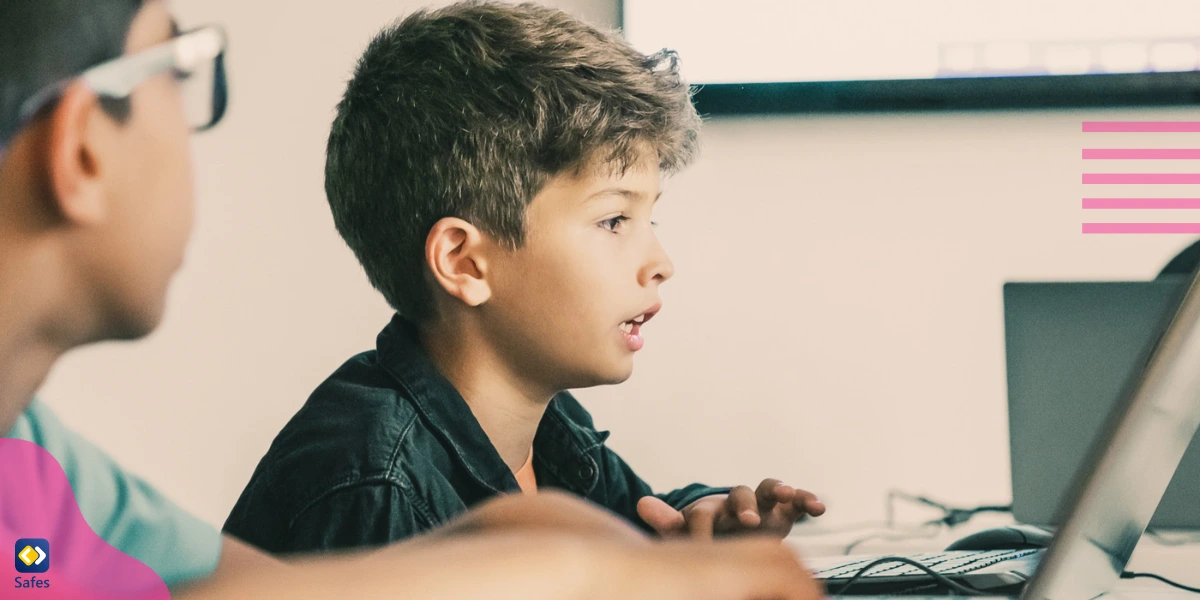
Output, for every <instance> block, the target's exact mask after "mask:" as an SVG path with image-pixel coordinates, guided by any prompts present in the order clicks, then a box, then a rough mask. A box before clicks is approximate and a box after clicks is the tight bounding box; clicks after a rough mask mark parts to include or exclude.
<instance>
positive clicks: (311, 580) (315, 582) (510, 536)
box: [173, 532, 600, 600]
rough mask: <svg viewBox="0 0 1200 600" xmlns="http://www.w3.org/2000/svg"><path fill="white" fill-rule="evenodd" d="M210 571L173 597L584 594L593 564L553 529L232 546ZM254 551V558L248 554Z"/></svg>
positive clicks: (584, 546)
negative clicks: (297, 547) (293, 547)
mask: <svg viewBox="0 0 1200 600" xmlns="http://www.w3.org/2000/svg"><path fill="white" fill-rule="evenodd" d="M231 549H232V550H233V552H231V554H230V555H228V558H229V560H226V559H225V558H223V559H222V561H221V565H220V566H219V567H218V569H217V571H216V572H215V573H214V574H213V576H212V577H210V578H208V579H206V580H204V581H203V582H200V583H197V584H195V585H191V586H188V587H186V588H182V589H179V590H176V591H175V593H174V594H173V597H174V598H179V599H192V600H218V599H220V600H224V599H227V598H228V599H230V600H233V599H237V600H242V599H244V598H290V599H298V600H303V599H312V600H317V599H327V598H356V599H364V600H369V599H373V598H380V599H396V600H402V599H405V598H414V599H424V598H446V599H457V598H463V599H474V598H483V597H487V598H499V599H507V598H512V599H513V600H517V599H522V600H539V599H542V598H545V599H547V600H550V599H558V598H564V599H572V598H579V599H583V598H588V597H589V595H588V594H589V589H591V588H592V583H593V582H592V581H590V580H589V577H595V576H597V575H598V574H599V572H600V570H599V569H596V568H595V567H596V565H594V564H592V563H593V561H592V560H590V559H589V558H588V557H589V553H590V552H592V551H591V550H589V545H588V542H586V541H584V540H582V539H581V538H578V537H576V536H570V535H567V534H561V533H545V532H543V533H518V532H511V533H500V534H487V535H477V536H470V537H460V538H453V539H436V538H432V537H426V538H418V539H415V540H413V541H411V542H407V543H403V544H399V545H396V546H392V547H389V548H386V549H382V550H378V551H375V552H355V553H344V554H336V555H328V556H322V557H317V556H313V557H309V558H304V559H298V560H295V561H290V562H287V563H284V562H280V561H276V560H273V559H271V558H269V557H266V556H265V555H261V554H258V553H257V552H256V551H254V550H253V549H249V548H248V547H245V546H242V547H238V545H237V543H236V542H233V544H232V546H231ZM256 554H257V556H256Z"/></svg>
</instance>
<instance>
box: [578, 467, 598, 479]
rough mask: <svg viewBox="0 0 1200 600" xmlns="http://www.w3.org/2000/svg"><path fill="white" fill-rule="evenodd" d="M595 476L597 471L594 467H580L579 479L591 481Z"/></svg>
mask: <svg viewBox="0 0 1200 600" xmlns="http://www.w3.org/2000/svg"><path fill="white" fill-rule="evenodd" d="M595 474H596V469H595V468H593V467H592V465H583V466H582V467H579V478H580V479H591V478H592V476H593V475H595Z"/></svg>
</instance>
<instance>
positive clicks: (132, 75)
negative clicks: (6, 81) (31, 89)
mask: <svg viewBox="0 0 1200 600" xmlns="http://www.w3.org/2000/svg"><path fill="white" fill-rule="evenodd" d="M225 45H226V37H225V31H224V30H223V29H222V28H221V27H219V26H216V25H210V26H207V27H201V28H199V29H194V30H192V31H188V32H185V33H182V34H180V35H178V36H176V37H174V38H172V39H170V40H168V41H166V42H163V43H161V44H158V45H156V46H153V47H151V48H147V49H146V50H143V51H141V52H137V53H135V54H128V55H125V56H121V57H118V58H114V59H113V60H110V61H108V62H105V63H101V64H99V65H96V66H94V67H92V68H90V69H88V70H86V71H84V72H83V73H82V74H81V75H78V76H75V77H70V78H67V79H64V80H62V81H59V82H56V83H54V84H52V85H50V86H47V87H46V88H44V89H43V90H41V91H39V92H38V93H36V94H34V95H33V96H31V97H30V98H29V99H28V100H26V101H25V102H23V103H22V104H21V108H20V110H19V111H18V113H17V119H18V120H17V122H18V123H19V126H18V127H17V130H20V129H21V128H22V127H24V126H25V125H26V124H28V122H29V121H30V120H32V119H33V118H34V117H35V116H37V114H38V113H39V112H41V111H42V109H44V108H46V107H47V106H49V105H51V104H53V103H54V102H57V101H58V99H59V98H61V97H62V94H63V92H64V91H65V90H66V89H67V87H68V86H70V85H71V84H72V83H74V82H75V81H77V80H82V81H83V83H84V84H86V85H87V86H88V88H89V89H91V90H92V91H93V92H95V94H96V95H97V96H100V97H101V98H108V99H112V100H120V99H124V98H128V97H129V96H130V94H132V93H133V90H134V89H136V88H137V86H139V85H141V84H142V83H143V82H145V81H146V80H147V79H149V78H151V77H154V76H156V75H160V74H162V73H163V72H166V71H172V74H173V75H174V77H175V79H176V80H177V81H179V82H180V83H181V84H182V86H183V88H182V89H183V99H184V111H185V114H186V116H187V119H188V124H189V125H190V126H191V127H192V130H193V131H204V130H206V129H211V128H212V127H214V126H215V125H216V124H217V123H219V122H220V121H221V117H223V116H224V115H225V107H226V105H227V104H228V100H229V98H228V92H229V90H228V84H227V82H226V80H225Z"/></svg>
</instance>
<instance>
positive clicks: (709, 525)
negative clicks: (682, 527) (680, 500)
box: [684, 502, 725, 540]
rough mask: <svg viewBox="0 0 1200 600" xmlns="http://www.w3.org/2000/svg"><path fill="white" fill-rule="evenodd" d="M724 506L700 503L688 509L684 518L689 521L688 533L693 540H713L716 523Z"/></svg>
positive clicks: (722, 504)
mask: <svg viewBox="0 0 1200 600" xmlns="http://www.w3.org/2000/svg"><path fill="white" fill-rule="evenodd" d="M724 506H725V503H720V504H717V503H707V502H699V503H696V504H693V505H692V506H691V507H689V508H688V510H687V514H686V515H684V518H685V519H686V521H687V531H688V533H690V534H691V536H692V539H697V540H711V539H712V537H713V525H714V522H715V521H716V519H717V514H718V512H719V511H721V510H722V507H724Z"/></svg>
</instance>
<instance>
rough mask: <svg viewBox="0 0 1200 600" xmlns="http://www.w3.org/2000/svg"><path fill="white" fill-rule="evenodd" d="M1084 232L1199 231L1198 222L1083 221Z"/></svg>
mask: <svg viewBox="0 0 1200 600" xmlns="http://www.w3.org/2000/svg"><path fill="white" fill-rule="evenodd" d="M1083 232H1084V233H1190V234H1197V233H1200V223H1084V224H1083Z"/></svg>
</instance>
